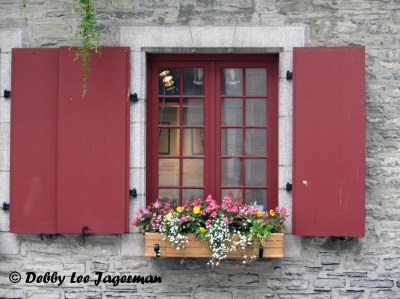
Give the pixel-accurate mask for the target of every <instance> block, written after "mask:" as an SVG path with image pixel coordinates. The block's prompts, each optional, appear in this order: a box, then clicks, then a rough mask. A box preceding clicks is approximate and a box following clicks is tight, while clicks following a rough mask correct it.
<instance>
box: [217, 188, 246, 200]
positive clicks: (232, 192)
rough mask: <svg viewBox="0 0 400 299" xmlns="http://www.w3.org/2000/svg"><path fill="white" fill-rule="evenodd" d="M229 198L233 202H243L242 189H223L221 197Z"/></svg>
mask: <svg viewBox="0 0 400 299" xmlns="http://www.w3.org/2000/svg"><path fill="white" fill-rule="evenodd" d="M225 196H229V197H230V198H232V200H233V201H238V202H242V201H243V200H242V199H243V191H242V189H222V190H221V197H222V198H224V197H225Z"/></svg>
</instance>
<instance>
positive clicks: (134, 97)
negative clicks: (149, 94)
mask: <svg viewBox="0 0 400 299" xmlns="http://www.w3.org/2000/svg"><path fill="white" fill-rule="evenodd" d="M129 99H130V100H131V102H137V101H139V99H138V96H137V93H136V92H135V93H134V94H130V95H129Z"/></svg>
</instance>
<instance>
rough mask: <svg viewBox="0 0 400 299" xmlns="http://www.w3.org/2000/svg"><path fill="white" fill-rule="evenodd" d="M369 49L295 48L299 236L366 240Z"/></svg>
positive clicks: (296, 224)
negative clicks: (366, 59) (366, 96)
mask: <svg viewBox="0 0 400 299" xmlns="http://www.w3.org/2000/svg"><path fill="white" fill-rule="evenodd" d="M364 51H365V49H364V47H339V48H295V49H294V53H293V54H294V58H293V62H294V68H293V74H294V78H293V85H294V105H293V122H294V123H293V132H294V135H293V233H294V234H296V235H305V236H352V237H361V236H364V223H365V53H364Z"/></svg>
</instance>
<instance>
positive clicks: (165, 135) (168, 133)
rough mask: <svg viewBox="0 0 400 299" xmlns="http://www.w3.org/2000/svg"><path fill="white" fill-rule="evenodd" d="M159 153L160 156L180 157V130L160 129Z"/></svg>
mask: <svg viewBox="0 0 400 299" xmlns="http://www.w3.org/2000/svg"><path fill="white" fill-rule="evenodd" d="M158 134H159V136H158V153H159V154H160V155H169V156H178V155H179V129H174V128H159V129H158Z"/></svg>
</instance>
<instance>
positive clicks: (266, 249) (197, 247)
mask: <svg viewBox="0 0 400 299" xmlns="http://www.w3.org/2000/svg"><path fill="white" fill-rule="evenodd" d="M187 237H188V241H189V243H188V244H187V245H186V246H185V248H183V249H180V250H176V248H175V247H174V246H173V244H172V243H171V242H169V241H167V240H163V235H162V234H160V233H145V251H144V255H145V256H148V257H156V256H157V250H155V246H156V247H157V245H158V250H159V256H161V257H185V258H186V257H187V258H189V257H191V258H210V257H211V250H210V244H209V242H208V241H207V240H199V239H196V238H195V237H194V234H192V233H190V234H187ZM284 241H285V235H284V234H283V233H271V234H270V235H268V236H267V237H265V241H264V242H265V243H264V246H263V250H262V256H261V257H262V258H282V257H283V251H284V245H285V242H284ZM259 247H260V242H257V241H256V242H255V244H253V245H252V246H251V248H249V249H245V250H243V251H242V250H239V251H233V252H230V253H228V258H241V257H242V256H243V254H247V255H249V256H250V255H254V256H257V257H260V250H259Z"/></svg>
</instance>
